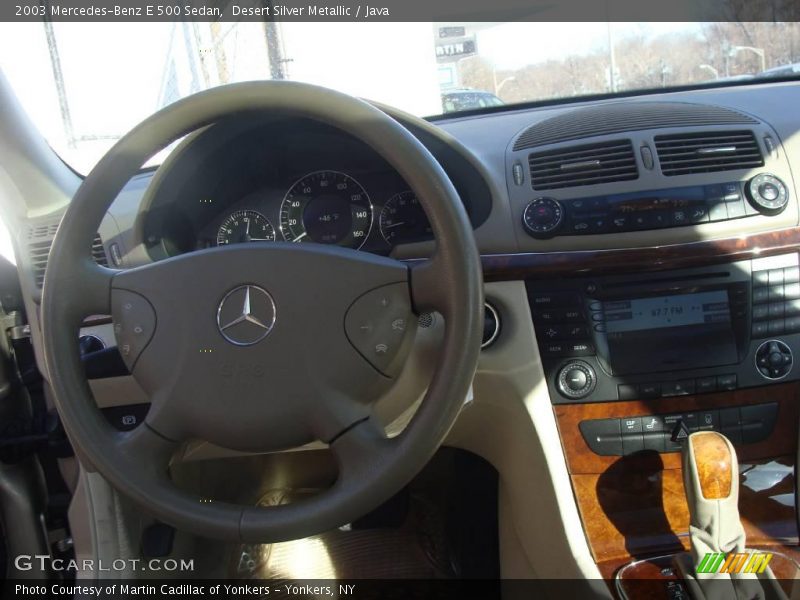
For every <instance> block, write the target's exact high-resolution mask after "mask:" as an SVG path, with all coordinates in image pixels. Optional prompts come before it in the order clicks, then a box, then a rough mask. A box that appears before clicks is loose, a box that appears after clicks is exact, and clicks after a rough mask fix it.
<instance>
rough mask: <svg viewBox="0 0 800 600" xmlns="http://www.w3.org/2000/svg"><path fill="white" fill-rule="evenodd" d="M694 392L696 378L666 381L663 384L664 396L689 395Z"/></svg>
mask: <svg viewBox="0 0 800 600" xmlns="http://www.w3.org/2000/svg"><path fill="white" fill-rule="evenodd" d="M693 393H694V379H682V380H680V381H665V382H662V384H661V395H662V396H688V395H689V394H693Z"/></svg>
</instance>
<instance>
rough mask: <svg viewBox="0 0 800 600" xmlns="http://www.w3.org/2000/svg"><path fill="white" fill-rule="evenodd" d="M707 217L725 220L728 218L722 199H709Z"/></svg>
mask: <svg viewBox="0 0 800 600" xmlns="http://www.w3.org/2000/svg"><path fill="white" fill-rule="evenodd" d="M708 218H709V220H710V221H726V220H727V219H728V206H727V203H726V202H725V201H724V200H710V201H709V203H708Z"/></svg>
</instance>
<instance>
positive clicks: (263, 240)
mask: <svg viewBox="0 0 800 600" xmlns="http://www.w3.org/2000/svg"><path fill="white" fill-rule="evenodd" d="M250 241H251V242H271V241H272V238H254V237H251V238H250Z"/></svg>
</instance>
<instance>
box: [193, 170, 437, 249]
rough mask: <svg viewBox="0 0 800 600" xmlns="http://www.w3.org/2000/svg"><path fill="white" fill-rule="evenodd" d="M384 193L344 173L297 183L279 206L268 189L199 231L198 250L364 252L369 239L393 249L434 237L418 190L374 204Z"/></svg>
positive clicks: (317, 174) (325, 173)
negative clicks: (312, 246)
mask: <svg viewBox="0 0 800 600" xmlns="http://www.w3.org/2000/svg"><path fill="white" fill-rule="evenodd" d="M382 195H384V194H375V193H373V194H372V195H370V193H369V192H368V191H367V189H366V188H365V187H364V186H363V185H362V184H361V183H359V181H358V180H357V179H356V178H355V177H353V176H351V175H349V174H347V173H344V172H342V171H334V170H320V171H313V172H311V173H307V174H306V175H304V176H302V177H300V178H299V179H298V180H297V181H295V182H294V183H293V184H292V185H291V187H289V188H288V189H287V190H286V192H285V193H284V194H283V196H282V197H281V198H280V202H278V201H277V199H276V197H275V195H274V193H270V191H269V190H264V191H263V192H261V193H254V194H250V195H248V196H247V197H246V198H244V199H243V200H242V201H241V202H240V203H237V204H236V206H235V207H231V208H229V209H228V210H226V211H224V212H223V213H222V214H220V215H217V216H216V218H214V219H213V220H212V222H211V223H209V224H207V226H206V227H204V228H203V230H202V231H201V235H200V236H199V239H198V247H201V248H203V247H210V246H224V245H228V244H241V243H248V242H275V241H281V242H294V243H302V242H315V243H318V244H335V245H338V246H344V247H347V248H354V249H360V248H362V247H363V246H364V245H365V244H366V242H367V241H368V240H371V241H372V242H373V244H372V245H373V246H374V245H375V243H374V242H383V244H384V245H385V246H387V248H391V247H393V246H395V245H397V244H407V243H412V242H420V241H425V240H430V239H432V238H433V233H432V231H431V226H430V223H429V221H428V218H427V216H426V215H425V211H424V210H423V208H422V205H421V204H420V202H419V199H418V198H417V197H416V195H415V194H414V192H412V191H411V190H408V189H405V190H400V191H397V192H396V193H393V194H391V196H390V197H388V198H383V197H379V198H378V199H377V200H375V201H373V196H382Z"/></svg>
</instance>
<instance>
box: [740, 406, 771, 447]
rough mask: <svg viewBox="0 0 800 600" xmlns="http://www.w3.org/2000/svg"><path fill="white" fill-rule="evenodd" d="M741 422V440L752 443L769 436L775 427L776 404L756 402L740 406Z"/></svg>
mask: <svg viewBox="0 0 800 600" xmlns="http://www.w3.org/2000/svg"><path fill="white" fill-rule="evenodd" d="M740 413H741V424H742V442H743V443H745V444H754V443H756V442H761V441H763V440H765V439H767V438H768V437H769V435H770V434H771V433H772V431H773V429H775V421H776V420H777V418H778V404H777V403H776V402H770V403H769V404H757V405H756V406H742V407H741V408H740Z"/></svg>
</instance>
